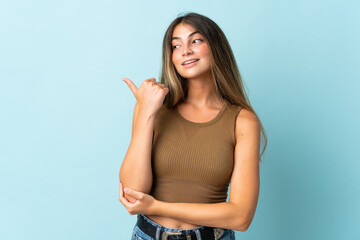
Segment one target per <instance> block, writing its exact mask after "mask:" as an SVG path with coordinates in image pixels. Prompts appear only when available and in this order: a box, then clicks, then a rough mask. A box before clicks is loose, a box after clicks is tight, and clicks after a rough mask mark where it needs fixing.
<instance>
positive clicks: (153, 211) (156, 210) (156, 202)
mask: <svg viewBox="0 0 360 240" xmlns="http://www.w3.org/2000/svg"><path fill="white" fill-rule="evenodd" d="M162 204H163V202H162V201H159V200H156V199H154V203H153V204H152V206H151V208H150V209H149V210H150V211H149V215H159V212H160V211H159V210H160V209H161V206H162Z"/></svg>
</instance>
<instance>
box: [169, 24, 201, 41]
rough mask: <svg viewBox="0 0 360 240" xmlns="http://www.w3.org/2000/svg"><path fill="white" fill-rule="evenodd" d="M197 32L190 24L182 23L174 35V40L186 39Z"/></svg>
mask: <svg viewBox="0 0 360 240" xmlns="http://www.w3.org/2000/svg"><path fill="white" fill-rule="evenodd" d="M193 32H196V29H195V28H194V27H193V26H191V25H190V24H186V23H180V24H178V25H177V26H176V27H175V28H174V31H173V33H172V36H171V37H172V38H177V37H179V38H183V39H186V38H187V37H188V35H189V34H190V33H193Z"/></svg>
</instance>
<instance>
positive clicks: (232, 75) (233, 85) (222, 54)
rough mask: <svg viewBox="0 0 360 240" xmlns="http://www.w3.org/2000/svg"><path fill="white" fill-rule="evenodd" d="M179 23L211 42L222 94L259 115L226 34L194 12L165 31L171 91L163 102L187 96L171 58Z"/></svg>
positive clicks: (164, 72)
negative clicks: (249, 97)
mask: <svg viewBox="0 0 360 240" xmlns="http://www.w3.org/2000/svg"><path fill="white" fill-rule="evenodd" d="M180 23H184V24H189V25H191V26H193V27H194V28H195V29H196V30H197V31H199V33H200V34H201V35H202V36H203V37H204V38H205V40H206V42H207V43H208V45H209V48H210V52H211V59H212V61H211V62H212V64H211V73H212V76H213V79H214V83H215V86H216V91H217V93H218V94H219V96H220V97H221V98H223V99H225V100H227V101H228V102H229V103H231V104H234V105H237V106H241V107H242V108H245V109H248V110H250V111H251V112H253V113H254V114H255V115H256V116H257V114H256V113H255V111H254V109H253V108H252V107H251V104H250V101H249V99H248V96H247V95H246V92H245V90H244V85H243V81H242V78H241V76H240V72H239V69H238V67H237V64H236V60H235V57H234V54H233V52H232V50H231V47H230V44H229V42H228V40H227V38H226V37H225V34H224V33H223V31H222V30H221V29H220V27H219V26H218V25H217V24H216V23H215V22H214V21H212V20H211V19H209V18H208V17H206V16H203V15H201V14H198V13H194V12H190V13H187V14H186V15H183V16H181V15H180V16H179V17H177V18H176V19H175V20H174V21H173V22H172V23H171V24H170V26H169V27H168V29H167V30H166V32H165V35H164V39H163V48H162V49H163V50H162V67H161V76H160V82H161V83H162V84H165V86H166V87H168V88H169V92H168V94H167V95H166V96H165V99H164V103H163V105H165V106H166V107H174V106H175V105H176V104H178V103H180V102H182V101H184V100H185V99H186V97H187V92H188V86H187V80H186V79H185V78H183V77H182V76H180V74H179V73H178V72H177V71H176V69H175V66H174V64H173V63H172V60H171V59H172V51H173V49H172V46H171V38H172V34H173V31H174V28H175V27H176V26H177V25H178V24H180ZM257 117H258V116H257ZM258 119H259V117H258ZM259 122H260V126H261V133H262V136H263V139H264V142H265V144H264V147H263V151H262V152H261V154H260V159H259V160H260V162H261V156H262V154H263V153H264V151H265V148H266V145H267V136H266V133H265V130H264V127H263V125H262V123H261V121H260V119H259Z"/></svg>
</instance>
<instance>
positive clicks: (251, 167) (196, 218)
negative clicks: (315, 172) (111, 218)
mask: <svg viewBox="0 0 360 240" xmlns="http://www.w3.org/2000/svg"><path fill="white" fill-rule="evenodd" d="M235 133H236V145H235V152H234V169H233V173H232V175H231V179H230V183H231V184H230V195H229V202H221V203H169V202H163V201H159V200H156V199H154V198H153V197H152V196H150V195H147V194H145V193H141V192H137V191H134V190H132V189H129V192H126V193H127V194H129V195H132V196H134V198H136V199H138V201H137V202H135V203H134V204H131V203H128V202H126V199H124V198H123V197H122V193H121V192H122V189H121V188H120V201H121V202H122V203H123V205H124V206H125V207H126V208H127V210H128V211H129V213H130V214H132V215H133V214H148V215H160V216H165V217H170V218H174V219H178V220H179V221H183V222H187V223H190V224H196V225H202V226H209V227H219V228H227V229H233V230H237V231H246V230H247V229H248V227H249V226H250V224H251V222H252V219H253V217H254V215H255V210H256V205H257V202H258V196H259V185H260V179H259V148H260V124H259V121H258V119H257V117H256V115H255V114H253V113H252V112H251V111H249V110H246V109H242V110H241V111H240V113H239V115H238V117H237V120H236V132H235Z"/></svg>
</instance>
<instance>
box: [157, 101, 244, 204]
mask: <svg viewBox="0 0 360 240" xmlns="http://www.w3.org/2000/svg"><path fill="white" fill-rule="evenodd" d="M240 109H241V107H239V106H236V105H232V104H230V103H229V102H227V101H226V100H225V104H224V105H223V107H222V108H221V110H220V111H219V113H218V114H217V116H216V117H215V118H213V119H212V120H211V121H208V122H205V123H196V122H192V121H189V120H187V119H185V118H184V117H182V116H181V115H180V113H179V112H178V110H177V109H176V108H175V107H174V108H166V107H165V106H163V107H162V108H161V109H160V110H159V112H158V114H157V116H156V118H155V123H154V135H153V145H152V170H153V185H152V189H151V192H150V195H152V196H153V197H154V198H155V199H157V200H161V201H166V202H189V203H217V202H225V201H226V198H227V191H228V186H229V182H230V177H231V174H232V170H233V165H234V148H235V120H236V116H237V115H238V113H239V111H240Z"/></svg>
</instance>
